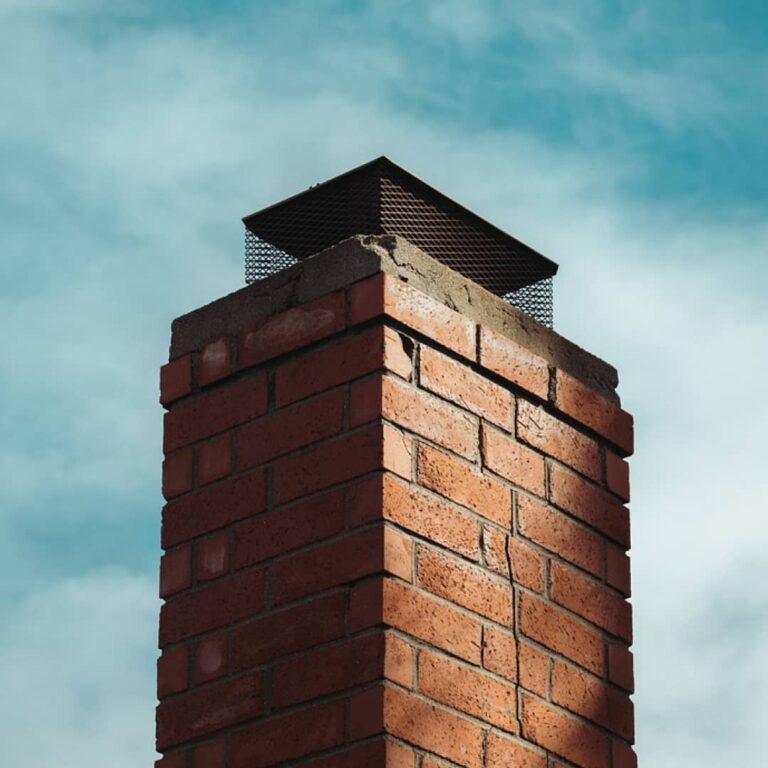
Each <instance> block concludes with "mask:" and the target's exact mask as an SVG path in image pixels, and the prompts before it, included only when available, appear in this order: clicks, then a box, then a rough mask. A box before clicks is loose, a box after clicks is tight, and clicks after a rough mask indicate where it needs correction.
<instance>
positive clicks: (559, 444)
mask: <svg viewBox="0 0 768 768" xmlns="http://www.w3.org/2000/svg"><path fill="white" fill-rule="evenodd" d="M517 437H518V439H520V440H522V441H523V442H525V443H528V445H530V446H533V447H534V448H537V449H538V450H540V451H542V452H543V453H546V454H547V455H548V456H552V457H553V458H555V459H557V460H558V461H562V462H563V464H567V465H568V466H569V467H573V468H574V469H575V470H577V471H578V472H581V474H583V475H586V476H587V477H590V478H592V479H593V480H596V481H600V480H601V478H602V467H601V459H600V449H599V448H598V445H597V443H596V442H595V441H594V440H592V439H591V438H589V437H587V436H586V435H582V434H581V432H577V431H576V430H575V429H574V428H573V427H570V426H568V424H565V423H564V422H562V421H560V419H558V418H556V417H555V416H553V415H552V414H550V413H547V411H545V410H544V409H543V408H542V407H541V406H536V405H533V404H532V403H529V402H528V401H527V400H518V401H517Z"/></svg>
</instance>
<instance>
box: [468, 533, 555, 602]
mask: <svg viewBox="0 0 768 768" xmlns="http://www.w3.org/2000/svg"><path fill="white" fill-rule="evenodd" d="M483 547H484V551H485V564H486V566H487V567H488V568H490V569H491V570H493V571H494V572H496V573H498V574H500V575H501V576H504V577H505V578H509V576H510V573H509V571H510V566H511V568H512V580H513V582H514V583H515V584H520V585H522V586H524V587H526V588H527V589H531V590H533V591H534V592H543V591H544V558H543V557H542V556H541V555H540V554H539V553H538V552H537V551H536V550H535V549H533V547H531V546H530V545H528V544H526V543H524V542H522V541H520V540H519V539H517V538H514V537H510V536H508V535H507V534H504V533H501V532H500V531H498V530H496V529H495V528H491V527H490V526H486V527H485V529H484V532H483Z"/></svg>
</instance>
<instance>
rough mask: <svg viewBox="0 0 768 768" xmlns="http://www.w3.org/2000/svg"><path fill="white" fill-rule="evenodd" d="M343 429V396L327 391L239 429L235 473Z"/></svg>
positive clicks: (336, 391)
mask: <svg viewBox="0 0 768 768" xmlns="http://www.w3.org/2000/svg"><path fill="white" fill-rule="evenodd" d="M343 427H344V393H343V392H342V391H341V390H335V391H333V392H327V393H324V394H322V395H319V396H318V397H315V398H312V399H311V400H306V401H303V402H301V403H298V404H297V405H294V406H292V407H289V408H281V409H280V410H279V411H277V412H276V413H274V414H271V415H270V416H266V417H264V418H263V419H258V420H257V421H254V422H253V423H251V424H247V425H246V426H244V427H242V428H241V429H240V430H239V432H238V433H237V468H238V470H242V469H247V468H248V467H253V466H255V465H256V464H262V463H263V462H265V461H271V460H272V459H274V458H276V457H277V456H283V455H284V454H286V453H290V452H291V451H294V450H296V449H298V448H303V447H305V446H307V445H309V444H311V443H314V442H316V441H318V440H322V439H323V438H326V437H331V436H332V435H336V434H338V433H339V432H341V430H342V429H343Z"/></svg>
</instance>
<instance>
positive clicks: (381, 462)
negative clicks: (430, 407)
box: [273, 424, 411, 504]
mask: <svg viewBox="0 0 768 768" xmlns="http://www.w3.org/2000/svg"><path fill="white" fill-rule="evenodd" d="M378 469H389V470H391V471H392V472H395V473H396V474H400V475H403V476H404V477H410V475H411V456H410V445H409V444H408V442H407V439H406V438H404V436H403V435H402V434H401V433H399V432H398V431H397V430H395V429H393V428H392V427H390V426H389V425H388V424H371V425H370V426H368V427H364V428H363V429H360V430H357V431H355V432H351V433H349V434H347V435H344V436H343V437H340V438H337V439H335V440H332V441H330V442H324V443H320V444H319V445H317V446H315V447H314V448H310V449H309V450H307V451H304V452H302V453H300V454H295V455H292V456H286V457H284V458H282V459H279V460H278V461H277V463H276V464H275V466H274V470H273V471H274V489H273V493H274V500H275V503H277V504H282V503H284V502H286V501H290V500H291V499H295V498H297V497H299V496H306V495H308V494H310V493H313V492H314V491H319V490H321V489H323V488H327V487H328V486H331V485H336V484H337V483H343V482H346V481H347V480H352V479H353V478H355V477H358V476H359V475H364V474H366V473H367V472H373V471H375V470H378Z"/></svg>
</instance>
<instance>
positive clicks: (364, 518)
mask: <svg viewBox="0 0 768 768" xmlns="http://www.w3.org/2000/svg"><path fill="white" fill-rule="evenodd" d="M349 495H350V511H349V515H350V525H352V526H353V527H355V526H358V525H363V524H364V523H367V522H372V521H373V520H378V519H382V518H383V519H384V520H388V521H391V522H393V523H396V524H397V525H399V526H400V527H401V528H405V529H407V530H408V531H412V532H413V533H417V534H419V535H420V536H424V537H426V538H429V539H430V540H431V541H434V542H435V543H437V544H441V545H443V546H445V547H448V548H449V549H452V550H453V551H454V552H458V553H459V554H462V555H465V556H467V557H471V558H473V559H475V560H476V559H477V558H478V554H479V526H478V523H477V521H476V520H474V519H473V518H472V517H471V516H470V515H468V514H466V513H465V512H462V511H461V510H460V509H458V508H456V507H454V506H453V505H450V504H447V503H446V502H444V501H442V500H441V499H438V498H437V497H435V496H432V495H431V494H428V493H425V492H424V491H422V490H420V489H419V488H417V487H415V486H409V485H407V484H406V483H404V482H403V481H402V480H400V479H399V478H396V477H392V476H391V475H377V476H375V477H372V478H368V479H367V480H364V481H363V482H361V483H358V484H357V485H354V486H353V487H352V488H351V489H350V494H349Z"/></svg>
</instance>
